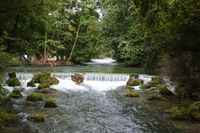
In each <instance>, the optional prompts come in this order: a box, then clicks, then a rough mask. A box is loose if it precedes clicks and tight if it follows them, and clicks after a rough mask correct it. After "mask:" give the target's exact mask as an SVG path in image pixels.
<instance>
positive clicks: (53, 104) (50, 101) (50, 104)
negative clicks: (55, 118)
mask: <svg viewBox="0 0 200 133" xmlns="http://www.w3.org/2000/svg"><path fill="white" fill-rule="evenodd" d="M56 106H57V104H56V100H54V99H52V98H49V99H47V100H45V103H44V107H47V108H51V107H53V108H54V107H56Z"/></svg>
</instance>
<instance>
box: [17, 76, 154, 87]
mask: <svg viewBox="0 0 200 133" xmlns="http://www.w3.org/2000/svg"><path fill="white" fill-rule="evenodd" d="M16 75H17V78H18V79H19V80H20V82H21V83H22V87H23V88H25V89H32V88H30V87H27V83H28V82H29V81H30V80H31V79H32V78H33V75H34V74H33V73H17V74H16ZM71 75H74V73H52V74H51V76H52V77H56V78H58V79H59V81H60V82H59V84H58V85H52V86H51V88H54V89H57V90H61V91H69V90H70V91H88V90H95V91H109V90H113V89H117V88H118V87H119V86H124V85H126V82H127V80H128V79H129V74H109V73H83V76H84V82H83V83H82V84H80V85H77V84H76V83H74V82H73V81H72V80H71ZM139 79H142V80H143V81H144V83H147V82H148V81H150V80H151V76H148V75H139ZM36 88H37V87H35V89H36ZM135 89H139V86H137V87H136V88H135Z"/></svg>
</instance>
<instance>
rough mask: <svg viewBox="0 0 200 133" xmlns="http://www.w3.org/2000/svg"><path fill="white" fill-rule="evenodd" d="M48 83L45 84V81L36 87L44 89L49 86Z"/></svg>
mask: <svg viewBox="0 0 200 133" xmlns="http://www.w3.org/2000/svg"><path fill="white" fill-rule="evenodd" d="M49 87H50V85H49V84H46V83H42V84H40V85H39V86H38V89H45V88H49Z"/></svg>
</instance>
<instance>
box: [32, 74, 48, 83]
mask: <svg viewBox="0 0 200 133" xmlns="http://www.w3.org/2000/svg"><path fill="white" fill-rule="evenodd" d="M50 75H51V74H50V73H48V72H38V73H36V74H35V75H34V76H33V79H32V80H31V82H34V83H47V82H48V78H49V77H50Z"/></svg>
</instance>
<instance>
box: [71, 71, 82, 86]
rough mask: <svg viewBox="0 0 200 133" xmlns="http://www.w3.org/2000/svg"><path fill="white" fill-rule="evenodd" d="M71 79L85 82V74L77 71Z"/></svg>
mask: <svg viewBox="0 0 200 133" xmlns="http://www.w3.org/2000/svg"><path fill="white" fill-rule="evenodd" d="M71 80H72V81H74V82H75V83H76V84H80V83H83V81H84V76H83V75H82V74H79V73H75V74H74V75H72V76H71Z"/></svg>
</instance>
